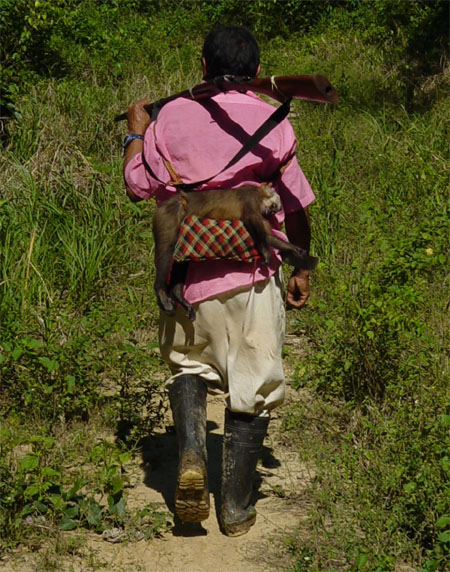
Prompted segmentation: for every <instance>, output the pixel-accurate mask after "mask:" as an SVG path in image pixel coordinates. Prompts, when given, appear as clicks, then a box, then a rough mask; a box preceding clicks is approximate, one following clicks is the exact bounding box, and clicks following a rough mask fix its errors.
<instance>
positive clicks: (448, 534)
mask: <svg viewBox="0 0 450 572" xmlns="http://www.w3.org/2000/svg"><path fill="white" fill-rule="evenodd" d="M438 539H439V542H450V530H444V532H441V534H440V535H439V536H438Z"/></svg>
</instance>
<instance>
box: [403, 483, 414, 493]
mask: <svg viewBox="0 0 450 572" xmlns="http://www.w3.org/2000/svg"><path fill="white" fill-rule="evenodd" d="M416 488H417V483H415V482H411V483H406V484H405V485H403V490H404V491H405V492H407V493H408V494H410V493H413V492H414V491H415V490H416Z"/></svg>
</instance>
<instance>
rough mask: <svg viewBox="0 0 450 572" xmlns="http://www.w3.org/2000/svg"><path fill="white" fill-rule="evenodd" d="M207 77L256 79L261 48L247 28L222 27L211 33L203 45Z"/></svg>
mask: <svg viewBox="0 0 450 572" xmlns="http://www.w3.org/2000/svg"><path fill="white" fill-rule="evenodd" d="M202 56H203V57H204V58H205V61H206V76H205V78H204V79H212V78H214V77H217V76H220V75H226V74H231V75H243V76H250V77H255V76H256V72H257V70H258V66H259V46H258V44H257V42H256V40H255V37H254V36H253V34H252V33H251V32H250V31H249V30H247V28H241V27H239V26H223V27H222V26H221V27H217V28H214V29H213V30H211V32H209V34H208V35H207V36H206V38H205V43H204V44H203V51H202Z"/></svg>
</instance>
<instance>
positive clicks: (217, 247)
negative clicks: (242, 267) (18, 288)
mask: <svg viewBox="0 0 450 572" xmlns="http://www.w3.org/2000/svg"><path fill="white" fill-rule="evenodd" d="M222 258H227V259H229V260H238V261H244V262H254V261H255V260H258V259H259V258H260V254H259V252H258V251H257V250H256V248H255V243H254V242H253V239H252V237H251V236H250V234H249V233H248V231H247V229H246V228H245V226H244V223H243V222H242V221H241V220H215V219H211V218H199V217H197V216H195V215H189V216H187V217H186V218H185V219H184V221H183V222H182V223H181V226H180V232H179V234H178V240H177V243H176V245H175V251H174V256H173V259H174V261H175V262H183V261H184V260H194V261H200V260H220V259H222Z"/></svg>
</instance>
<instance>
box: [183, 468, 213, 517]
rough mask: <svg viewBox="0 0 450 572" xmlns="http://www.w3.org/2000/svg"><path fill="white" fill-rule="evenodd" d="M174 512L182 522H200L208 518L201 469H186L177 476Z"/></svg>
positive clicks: (207, 502) (206, 494)
mask: <svg viewBox="0 0 450 572" xmlns="http://www.w3.org/2000/svg"><path fill="white" fill-rule="evenodd" d="M175 511H176V513H177V516H178V518H179V519H180V520H182V521H184V522H201V521H202V520H206V519H207V518H208V517H209V493H208V490H207V484H206V478H205V476H204V474H203V472H202V471H201V469H193V468H190V469H186V470H185V471H183V472H182V473H181V474H180V475H179V477H178V487H177V492H176V496H175Z"/></svg>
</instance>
